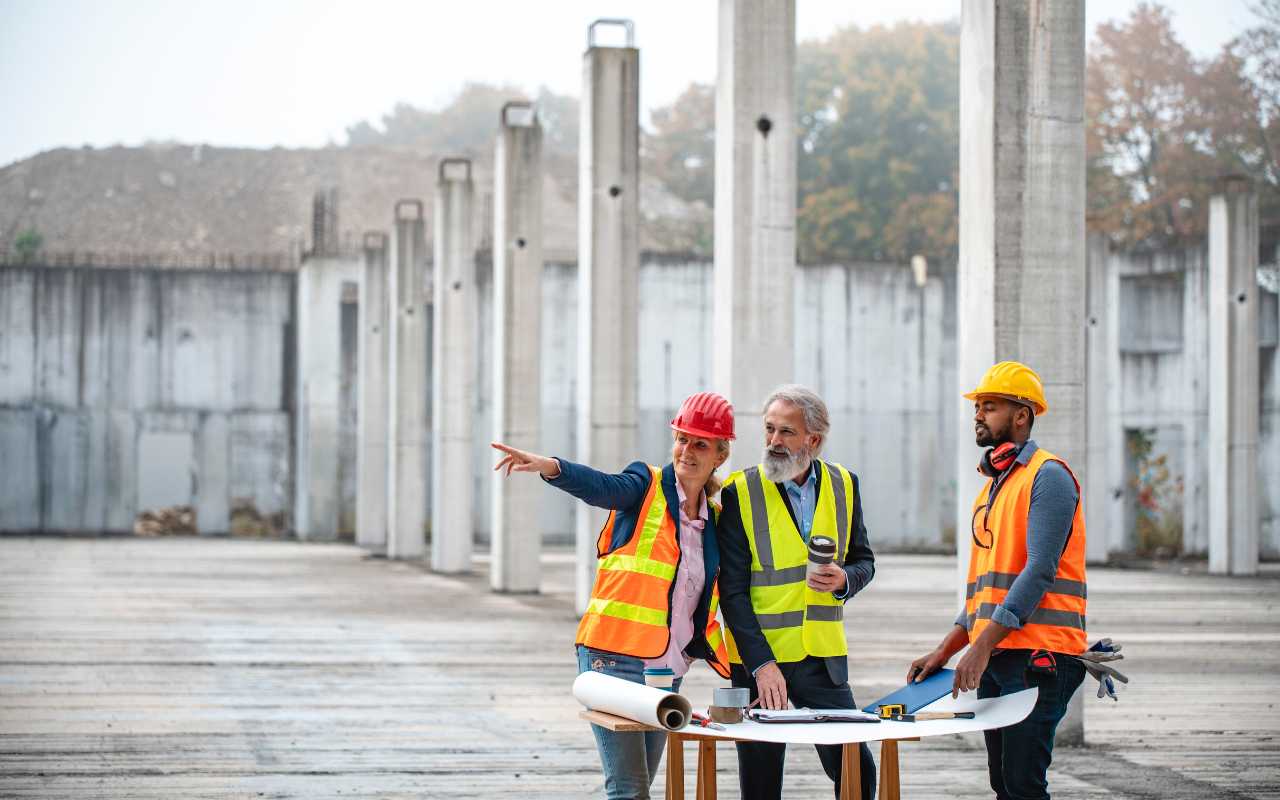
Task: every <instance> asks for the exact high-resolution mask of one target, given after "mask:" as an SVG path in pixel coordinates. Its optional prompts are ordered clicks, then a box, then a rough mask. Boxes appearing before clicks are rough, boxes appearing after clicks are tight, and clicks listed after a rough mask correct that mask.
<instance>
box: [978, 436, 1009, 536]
mask: <svg viewBox="0 0 1280 800" xmlns="http://www.w3.org/2000/svg"><path fill="white" fill-rule="evenodd" d="M1020 450H1021V448H1020V447H1018V446H1017V445H1016V444H1014V443H1013V442H1005V443H1004V444H1001V445H997V446H995V447H992V448H990V449H989V450H987V451H986V452H985V453H983V454H982V458H981V459H979V460H978V472H980V473H982V474H983V475H986V476H987V477H988V478H998V477H1000V476H1001V475H1003V474H1004V471H1005V470H1007V469H1008V468H1009V467H1011V466H1013V462H1014V461H1016V460H1017V458H1018V452H1019V451H1020ZM994 489H995V487H994V486H992V490H991V491H988V492H987V503H986V505H985V506H983V507H980V508H976V509H974V511H973V518H972V519H970V520H969V533H970V535H972V536H973V543H974V544H976V545H977V546H978V547H981V548H982V549H983V550H990V549H991V542H992V535H991V529H990V528H988V527H987V515H988V514H990V513H991V503H992V502H993V501H994V500H995V491H994ZM978 512H982V530H983V532H984V533H986V534H987V542H988V543H987V544H983V543H982V540H981V539H979V538H978Z"/></svg>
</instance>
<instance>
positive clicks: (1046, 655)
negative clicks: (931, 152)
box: [1027, 650, 1058, 675]
mask: <svg viewBox="0 0 1280 800" xmlns="http://www.w3.org/2000/svg"><path fill="white" fill-rule="evenodd" d="M1027 671H1028V672H1032V673H1035V674H1037V675H1057V674H1058V659H1056V658H1054V656H1053V653H1051V652H1049V651H1048V650H1032V651H1031V655H1029V656H1027Z"/></svg>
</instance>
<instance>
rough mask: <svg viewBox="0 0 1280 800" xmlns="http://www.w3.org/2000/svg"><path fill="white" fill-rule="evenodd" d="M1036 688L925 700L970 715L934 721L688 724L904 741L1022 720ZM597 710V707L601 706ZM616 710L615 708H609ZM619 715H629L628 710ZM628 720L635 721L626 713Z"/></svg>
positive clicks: (738, 732)
mask: <svg viewBox="0 0 1280 800" xmlns="http://www.w3.org/2000/svg"><path fill="white" fill-rule="evenodd" d="M1039 691H1040V690H1039V689H1034V688H1032V689H1023V690H1022V691H1020V692H1017V693H1016V694H1007V695H1005V696H1004V697H991V698H988V699H986V700H979V699H978V698H977V696H976V694H975V693H973V692H968V693H966V694H964V695H961V696H960V697H959V698H957V699H955V700H952V699H951V695H949V694H948V695H947V696H946V697H944V698H942V699H940V700H938V701H937V702H935V703H930V704H929V705H928V706H926V707H925V708H923V709H921V711H972V712H974V718H973V719H934V720H927V721H924V722H878V723H867V722H823V723H813V724H806V725H777V724H765V723H760V722H752V721H744V722H739V723H736V724H732V725H725V726H724V727H725V730H723V731H718V730H714V729H712V728H699V727H694V728H690V729H689V730H690V731H696V732H697V733H698V734H699V735H706V736H710V737H715V738H717V739H719V738H726V739H749V740H753V741H759V742H780V743H789V744H845V743H847V742H878V741H880V740H882V739H907V738H911V737H914V736H942V735H944V734H948V733H970V732H974V731H984V730H987V729H989V728H1003V727H1005V726H1006V725H1012V724H1014V723H1016V722H1021V721H1022V720H1023V719H1026V716H1027V715H1028V714H1030V713H1031V709H1032V708H1034V707H1035V704H1036V697H1037V696H1038V693H1039ZM602 710H603V709H602ZM614 713H620V712H614ZM620 716H624V717H629V716H630V715H628V714H621V713H620ZM631 719H636V718H635V717H631ZM641 721H642V720H641Z"/></svg>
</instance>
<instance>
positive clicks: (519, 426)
mask: <svg viewBox="0 0 1280 800" xmlns="http://www.w3.org/2000/svg"><path fill="white" fill-rule="evenodd" d="M493 163H494V173H493V175H494V177H493V181H494V188H493V395H492V397H493V437H494V440H495V441H499V442H506V443H508V444H510V445H512V446H514V447H518V448H520V449H522V450H530V451H532V452H535V453H536V452H538V451H539V450H541V446H540V444H541V438H542V437H541V430H542V391H541V389H542V385H541V384H542V370H541V364H542V360H541V353H542V336H541V333H542V126H541V125H539V124H538V117H537V114H536V113H535V112H534V109H533V107H532V106H530V105H528V104H527V103H508V104H507V105H505V106H503V109H502V115H501V126H500V128H499V131H498V143H497V148H496V151H495V154H494V159H493ZM489 474H491V475H493V479H492V485H491V498H492V506H491V509H492V514H491V516H490V520H491V522H490V530H491V534H490V535H491V536H492V542H493V547H492V553H491V555H492V559H491V561H490V571H489V581H490V585H491V586H492V587H493V588H494V589H495V590H497V591H500V592H536V591H538V584H539V579H540V578H541V572H542V570H541V566H540V564H539V561H538V557H539V553H540V552H541V550H542V530H541V528H540V527H539V526H538V515H539V508H540V505H541V504H540V498H539V494H540V493H541V492H544V491H546V490H545V489H543V488H542V487H541V486H539V485H538V484H539V483H541V481H534V480H528V479H527V476H521V479H518V480H511V479H510V478H507V477H505V476H502V475H499V474H498V473H494V472H490V473H489Z"/></svg>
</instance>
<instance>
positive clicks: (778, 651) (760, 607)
mask: <svg viewBox="0 0 1280 800" xmlns="http://www.w3.org/2000/svg"><path fill="white" fill-rule="evenodd" d="M813 468H814V469H821V470H822V477H821V482H820V486H819V489H818V505H817V508H815V509H814V514H813V528H812V531H813V534H814V535H817V536H830V537H831V538H832V539H835V542H836V558H835V564H836V565H837V566H840V565H843V564H844V561H845V558H846V557H847V556H848V554H849V541H850V538H851V535H850V532H851V531H852V530H853V508H854V505H855V503H854V502H853V501H854V499H855V498H854V494H853V493H854V489H853V475H852V473H850V472H849V470H847V469H845V468H844V467H842V466H840V465H839V464H829V463H826V462H824V461H814V462H813ZM726 485H731V486H733V487H734V490H735V491H736V492H737V495H738V507H739V509H741V512H742V527H743V530H744V531H746V534H747V542H748V543H749V544H750V546H751V608H752V610H753V611H755V614H756V620H757V621H758V622H759V623H760V630H761V631H763V632H764V638H765V639H766V640H768V642H769V647H770V648H771V649H772V650H773V657H774V659H775V660H777V661H778V662H780V663H790V662H793V661H801V660H803V659H804V658H805V657H806V656H819V657H825V656H843V655H848V653H849V647H848V644H847V643H846V642H845V638H844V602H843V601H841V600H837V599H836V598H835V595H833V594H832V593H831V592H818V591H814V590H813V589H810V588H809V586H808V585H807V584H806V583H805V574H806V571H807V565H808V563H809V545H808V544H807V543H806V542H805V540H804V537H803V536H801V534H800V530H799V529H798V528H797V527H796V523H795V522H794V521H793V520H792V518H791V514H790V513H789V512H788V511H787V502H786V500H785V499H784V498H783V497H782V492H780V491H779V490H778V485H777V484H776V483H774V482H773V481H770V480H766V479H765V478H764V475H763V474H762V472H761V466H760V465H757V466H754V467H751V468H749V469H746V470H743V471H741V472H735V473H733V474H732V475H730V476H729V479H728V481H726ZM728 639H729V660H730V661H732V662H734V663H736V664H740V663H742V658H741V656H739V655H738V648H737V646H736V645H735V644H734V642H733V635H732V633H730V634H729V637H728Z"/></svg>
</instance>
